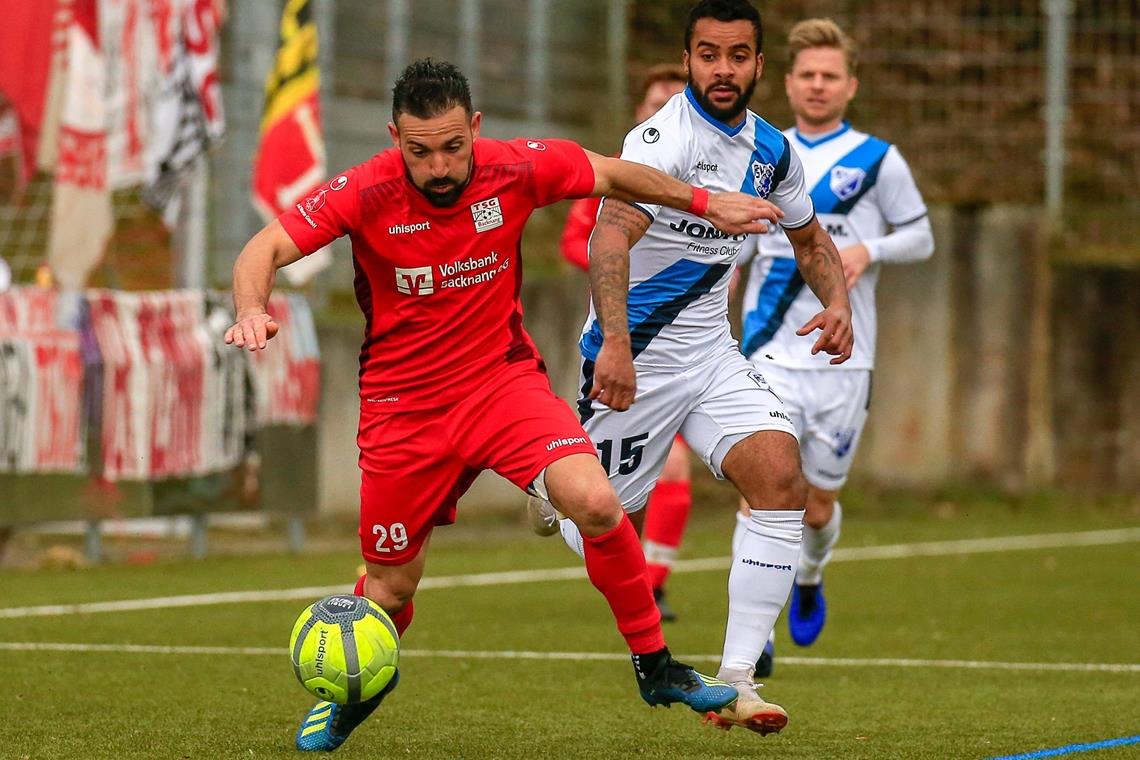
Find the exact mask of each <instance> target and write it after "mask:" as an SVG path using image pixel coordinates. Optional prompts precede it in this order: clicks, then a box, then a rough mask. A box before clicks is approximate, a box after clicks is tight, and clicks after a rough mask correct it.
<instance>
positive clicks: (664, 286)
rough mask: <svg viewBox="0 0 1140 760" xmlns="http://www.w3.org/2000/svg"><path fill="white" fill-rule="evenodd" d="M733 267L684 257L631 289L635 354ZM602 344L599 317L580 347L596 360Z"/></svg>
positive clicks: (579, 344) (630, 317) (592, 359)
mask: <svg viewBox="0 0 1140 760" xmlns="http://www.w3.org/2000/svg"><path fill="white" fill-rule="evenodd" d="M729 269H730V266H729V265H728V264H701V263H698V262H696V261H689V260H688V259H681V260H680V261H676V262H674V263H673V264H670V265H669V266H667V267H666V268H665V269H662V270H661V271H660V272H658V273H657V274H655V275H653V276H652V277H650V278H649V279H648V280H646V281H645V282H642V283H640V284H638V285H635V286H634V287H633V288H631V289H630V291H629V306H628V311H629V334H630V344H631V348H632V349H633V355H634V356H635V357H636V356H637V355H638V354H640V353H641V352H642V351H644V350H645V348H646V346H648V345H649V343H650V341H652V340H653V339H654V338H656V337H657V334H658V333H660V332H661V330H662V329H663V328H664V327H665V326H666V325H669V324H672V322H673V320H675V319H676V318H677V315H678V314H680V313H681V312H682V311H683V310H684V308H685V307H686V306H688V305H689V304H691V303H692V302H693V301H695V300H697V299H698V298H700V297H701V296H703V295H704V294H706V293H708V292H709V291H710V290H712V288H713V286H714V285H716V284H717V282H719V281H720V279H721V278H722V277H724V274H725V272H727V271H728V270H729ZM601 347H602V328H601V325H599V324H598V320H596V319H595V320H594V323H593V324H592V325H590V329H589V331H587V332H586V333H585V334H584V335H583V336H582V339H581V340H580V341H578V348H579V349H580V350H581V352H582V356H583V357H584V358H586V359H589V360H591V361H594V360H596V359H597V358H598V351H599V350H600V349H601Z"/></svg>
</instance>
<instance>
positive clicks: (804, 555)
mask: <svg viewBox="0 0 1140 760" xmlns="http://www.w3.org/2000/svg"><path fill="white" fill-rule="evenodd" d="M842 522H843V507H841V506H839V502H835V512H834V513H832V515H831V519H830V520H828V521H827V524H826V525H824V526H823V527H822V528H813V527H811V526H810V525H804V546H803V550H802V551H801V552H800V564H799V567H798V568H797V569H796V583H799V584H800V585H802V586H818V585H819V584H820V583H822V582H823V568H824V567H826V566H827V563H828V562H829V561H830V560H831V550H832V549H834V548H835V544H836V543H838V541H839V526H840V524H841V523H842Z"/></svg>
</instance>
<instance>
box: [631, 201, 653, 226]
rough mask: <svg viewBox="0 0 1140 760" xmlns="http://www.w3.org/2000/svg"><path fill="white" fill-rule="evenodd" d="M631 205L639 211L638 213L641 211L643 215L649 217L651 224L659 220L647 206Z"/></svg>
mask: <svg viewBox="0 0 1140 760" xmlns="http://www.w3.org/2000/svg"><path fill="white" fill-rule="evenodd" d="M629 205H631V206H633V207H634V208H635V209H637V210H638V211H640V212H641V213H643V214H645V215H646V216H647V217H649V221H650V223H652V222H653V221H654V220H655V219H656V218H657V217H655V216H654V215H653V214H652V213H651V212H650V211H649V209H647V208H646V207H645V206H643V205H641V204H640V203H631V204H629Z"/></svg>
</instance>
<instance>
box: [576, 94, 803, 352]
mask: <svg viewBox="0 0 1140 760" xmlns="http://www.w3.org/2000/svg"><path fill="white" fill-rule="evenodd" d="M621 157H622V158H623V159H626V160H629V161H636V162H638V163H641V164H646V165H647V166H652V167H654V168H656V169H659V170H661V171H663V172H665V173H666V174H669V175H671V176H673V177H676V178H678V179H680V180H682V181H684V182H688V183H690V184H692V185H697V186H700V187H703V188H707V189H708V190H710V191H714V192H715V191H738V192H744V193H749V194H751V195H757V196H759V197H761V198H767V199H768V200H770V201H772V203H774V204H775V205H776V206H778V207H779V208H780V209H781V210H782V211H783V212H784V217H783V219H782V221H781V223H782V224H783V225H784V226H785V227H788V228H796V227H802V226H803V225H805V224H807V223H809V222H810V221H811V219H812V215H813V211H812V204H811V199H810V198H809V197H808V195H807V189H806V187H805V186H804V178H803V169H802V168H801V166H800V162H799V160H798V159H797V158H796V155H795V153H794V151H792V149H791V146H790V145H789V143H788V140H787V138H786V137H784V135H782V134H781V133H780V132H779V131H778V130H777V129H775V128H774V127H772V126H771V125H769V124H768V123H767V122H766V121H764V120H763V119H761V118H760V117H759V116H757V115H756V114H754V113H752V112H751V111H748V112H746V116H745V119H744V121H742V122H741V123H740V124H739V125H738V126H736V127H730V126H728V125H727V124H725V123H723V122H720V121H717V120H716V119H714V118H713V117H712V116H710V115H709V114H708V113H707V112H705V111H704V109H702V108H701V107H700V105H699V104H698V103H697V102H696V100H695V98H694V97H693V95H692V93H691V92H690V90H689V89H687V88H686V89H685V91H684V92H681V93H678V94H677V95H674V96H673V97H672V98H671V99H670V100H669V102H668V103H666V104H665V106H664V107H663V108H661V110H660V111H658V112H657V113H656V114H654V115H653V116H651V117H650V118H649V119H648V120H646V121H645V122H644V123H642V124H640V125H638V126H637V127H634V129H633V130H632V131H631V132H630V133H629V134H628V135H626V138H625V144H624V147H623V148H622V153H621ZM635 206H636V208H638V209H640V210H641V211H642V212H644V213H645V214H646V216H648V217H649V218H650V220H652V223H651V224H650V225H649V229H648V230H646V233H645V235H644V236H643V237H642V238H641V240H639V241H638V242H637V243H636V244H635V245H634V246H633V248H632V250H631V251H630V257H629V258H630V262H629V285H630V290H629V332H630V340H631V344H632V348H633V356H634V363H635V365H636V366H637V367H638V368H656V369H668V370H674V369H682V368H686V367H690V366H692V365H693V364H695V363H697V362H698V361H699V360H700V359H702V358H704V357H708V356H710V355H712V354H714V353H717V352H721V351H736V350H737V349H736V341H735V340H734V339H733V337H732V334H731V332H730V330H729V323H728V283H729V280H730V279H731V274H732V270H733V269H734V268H735V266H736V261H737V256H738V255H739V254H740V253H741V250H742V248H743V247H744V245H745V241H746V238H747V237H748V236H746V235H736V236H729V235H726V234H724V233H722V232H720V231H718V230H717V229H716V228H715V227H713V226H712V224H711V223H709V222H707V221H705V220H704V219H701V218H700V217H696V216H693V215H691V214H686V213H684V212H682V211H676V210H674V209H671V208H666V207H662V206H650V205H645V204H635ZM579 347H580V348H581V351H582V356H583V357H584V359H585V360H586V361H588V362H592V361H594V359H596V358H597V355H598V350H599V349H600V348H601V347H602V331H601V327H600V326H599V324H598V321H597V314H596V313H595V311H594V309H593V305H592V304H591V307H590V316H589V318H588V319H587V320H586V325H585V328H584V329H583V332H582V339H581V341H580V342H579Z"/></svg>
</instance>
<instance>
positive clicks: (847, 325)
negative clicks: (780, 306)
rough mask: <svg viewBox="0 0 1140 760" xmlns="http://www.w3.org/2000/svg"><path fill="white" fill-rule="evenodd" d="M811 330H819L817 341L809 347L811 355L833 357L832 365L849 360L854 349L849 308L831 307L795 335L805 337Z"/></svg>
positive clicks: (853, 335)
mask: <svg viewBox="0 0 1140 760" xmlns="http://www.w3.org/2000/svg"><path fill="white" fill-rule="evenodd" d="M812 330H820V331H821V332H820V336H819V340H817V341H816V342H815V345H814V346H812V347H811V352H812V354H813V355H815V354H818V353H819V352H820V351H825V352H827V353H829V354H831V355H832V356H833V357H835V358H833V359H832V360H831V363H832V364H842V363H843V362H845V361H847V360H848V359H850V358H851V351H852V350H853V349H854V348H855V333H854V332H852V330H851V307H850V306H849V305H833V306H828V307H827V308H826V309H824V310H823V311H821V312H820V313H819V314H816V315H815V316H814V317H812V318H811V321H810V322H808V323H807V324H806V325H804V326H803V327H801V328H800V329H798V330H796V335H807V334H808V333H810V332H811V331H812Z"/></svg>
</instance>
